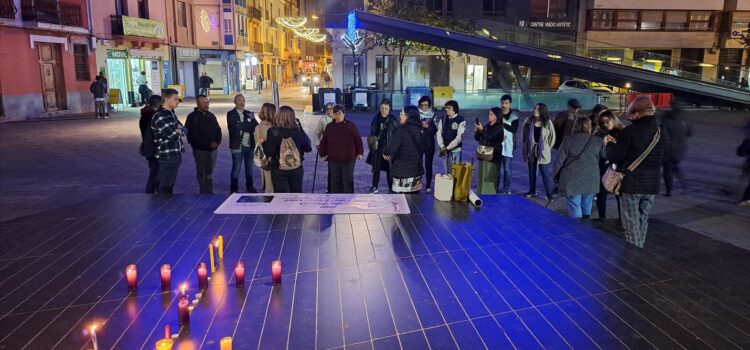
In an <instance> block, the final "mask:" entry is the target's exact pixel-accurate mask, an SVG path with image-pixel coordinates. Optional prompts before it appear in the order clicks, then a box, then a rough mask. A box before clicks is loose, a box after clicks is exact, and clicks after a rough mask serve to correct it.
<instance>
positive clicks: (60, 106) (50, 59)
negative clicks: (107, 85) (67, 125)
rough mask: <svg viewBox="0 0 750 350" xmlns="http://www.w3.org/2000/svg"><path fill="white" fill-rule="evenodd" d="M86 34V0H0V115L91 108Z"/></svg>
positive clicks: (30, 115) (92, 66)
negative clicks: (0, 62) (0, 43)
mask: <svg viewBox="0 0 750 350" xmlns="http://www.w3.org/2000/svg"><path fill="white" fill-rule="evenodd" d="M90 39H91V31H90V21H89V11H88V6H87V1H85V0H65V1H58V0H33V1H32V0H0V41H2V45H0V61H2V62H3V64H0V121H17V120H29V119H38V118H48V117H55V116H62V115H69V114H79V113H90V112H93V110H94V99H93V96H92V95H91V93H90V92H89V86H90V84H91V82H92V80H93V79H94V77H95V76H96V71H95V60H94V55H93V53H92V42H91V41H90ZM11 111H12V112H11Z"/></svg>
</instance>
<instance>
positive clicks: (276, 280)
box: [271, 260, 281, 285]
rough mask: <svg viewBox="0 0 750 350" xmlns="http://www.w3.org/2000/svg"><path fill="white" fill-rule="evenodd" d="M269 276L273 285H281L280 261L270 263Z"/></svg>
mask: <svg viewBox="0 0 750 350" xmlns="http://www.w3.org/2000/svg"><path fill="white" fill-rule="evenodd" d="M271 276H272V277H273V284H274V285H280V284H281V260H274V261H273V263H271Z"/></svg>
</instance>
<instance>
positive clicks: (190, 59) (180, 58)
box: [175, 47, 201, 98]
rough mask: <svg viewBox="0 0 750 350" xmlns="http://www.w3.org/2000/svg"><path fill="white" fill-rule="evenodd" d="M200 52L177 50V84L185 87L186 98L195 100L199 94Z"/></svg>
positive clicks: (185, 49)
mask: <svg viewBox="0 0 750 350" xmlns="http://www.w3.org/2000/svg"><path fill="white" fill-rule="evenodd" d="M200 57H201V55H200V50H198V49H191V48H183V47H178V48H175V58H176V59H177V63H176V68H177V83H178V84H182V85H184V87H185V91H184V92H183V96H184V97H190V98H194V97H195V96H197V93H198V76H199V75H198V61H200Z"/></svg>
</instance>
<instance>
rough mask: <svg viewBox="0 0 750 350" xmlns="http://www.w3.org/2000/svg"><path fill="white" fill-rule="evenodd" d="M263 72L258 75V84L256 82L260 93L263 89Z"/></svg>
mask: <svg viewBox="0 0 750 350" xmlns="http://www.w3.org/2000/svg"><path fill="white" fill-rule="evenodd" d="M263 80H264V79H263V74H260V75H258V84H256V85H257V86H256V87H257V88H258V95H260V93H261V92H262V91H263Z"/></svg>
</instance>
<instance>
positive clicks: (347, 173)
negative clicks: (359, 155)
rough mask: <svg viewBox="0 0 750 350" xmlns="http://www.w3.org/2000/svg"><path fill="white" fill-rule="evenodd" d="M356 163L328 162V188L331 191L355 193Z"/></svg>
mask: <svg viewBox="0 0 750 350" xmlns="http://www.w3.org/2000/svg"><path fill="white" fill-rule="evenodd" d="M354 164H355V161H353V160H352V161H348V162H335V161H329V162H328V181H329V183H328V188H329V191H330V193H354Z"/></svg>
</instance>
